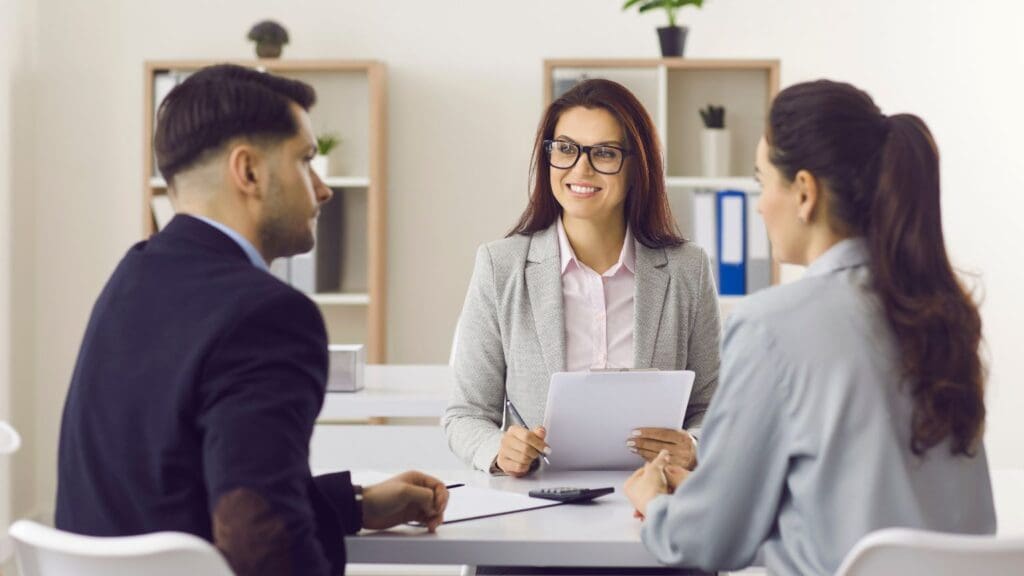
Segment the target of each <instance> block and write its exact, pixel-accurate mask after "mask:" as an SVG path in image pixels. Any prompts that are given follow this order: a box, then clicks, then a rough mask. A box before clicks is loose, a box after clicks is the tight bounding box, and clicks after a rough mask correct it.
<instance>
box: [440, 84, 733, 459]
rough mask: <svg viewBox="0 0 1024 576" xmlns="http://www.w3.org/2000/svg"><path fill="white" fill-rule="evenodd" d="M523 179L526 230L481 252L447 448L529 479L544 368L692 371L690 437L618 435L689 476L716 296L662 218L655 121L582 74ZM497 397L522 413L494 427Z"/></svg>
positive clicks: (648, 432) (695, 252) (716, 327)
mask: <svg viewBox="0 0 1024 576" xmlns="http://www.w3.org/2000/svg"><path fill="white" fill-rule="evenodd" d="M531 172H532V177H533V180H534V182H533V189H532V192H531V194H530V200H529V205H528V206H527V208H526V210H525V212H524V213H523V215H522V216H521V217H520V219H519V222H518V223H517V224H516V225H515V227H514V228H513V229H512V231H511V232H510V233H509V235H508V236H507V237H506V238H505V239H503V240H498V241H496V242H492V243H490V244H486V245H484V246H482V247H481V248H480V249H479V251H478V252H477V257H476V267H475V270H474V272H473V279H472V280H471V282H470V287H469V291H468V294H467V295H466V302H465V305H464V308H463V311H462V315H461V317H460V320H459V329H458V341H457V343H456V352H455V389H454V392H453V395H452V400H451V402H450V404H449V406H448V409H447V411H446V412H445V415H444V418H443V424H444V427H445V432H446V434H447V436H448V442H449V445H450V446H451V448H452V450H453V451H454V452H455V454H456V455H458V456H459V457H461V458H462V459H463V460H465V461H466V462H469V463H471V464H472V465H473V466H474V467H476V468H478V469H481V470H487V471H490V472H492V473H506V474H509V475H513V476H522V475H525V474H527V473H528V472H529V471H530V470H531V469H532V468H533V467H534V466H535V465H536V463H537V461H538V458H539V457H540V456H541V455H542V454H550V451H551V448H550V447H549V446H548V445H547V443H546V442H545V431H544V429H543V428H542V427H540V424H541V421H542V419H543V416H544V408H545V403H546V401H547V390H548V383H549V381H550V378H551V375H552V374H553V373H555V372H562V371H583V370H591V369H619V368H656V369H662V370H684V369H685V370H693V371H694V372H695V373H696V381H695V382H694V386H693V391H692V393H691V396H690V401H689V405H688V407H687V410H686V416H685V420H684V428H686V429H687V430H689V432H688V431H687V430H675V429H658V428H643V429H639V430H637V431H634V435H633V436H631V437H629V438H623V439H622V442H623V444H624V445H625V446H626V447H628V448H629V449H630V450H632V451H634V452H635V453H637V454H639V455H641V456H642V457H644V458H645V459H647V460H650V459H652V458H654V457H655V456H656V455H657V454H658V453H659V452H661V451H663V450H664V451H666V454H667V456H666V457H667V458H668V459H669V461H670V462H672V463H673V464H674V465H677V466H680V467H682V468H686V469H692V468H694V466H695V465H696V462H697V459H696V446H695V444H694V438H693V436H691V432H694V434H696V432H695V429H696V428H698V427H699V426H700V424H701V421H702V420H703V417H704V412H705V411H706V410H707V407H708V402H709V401H710V399H711V396H712V394H713V393H714V390H715V385H716V383H717V381H718V344H719V331H720V321H719V313H718V297H717V290H716V288H715V283H714V277H713V276H712V272H711V267H710V261H709V259H708V256H707V254H706V253H705V252H704V251H703V250H702V249H701V248H699V247H698V246H696V245H695V244H692V243H690V242H687V241H685V240H684V239H683V238H682V237H680V235H679V233H678V230H677V227H676V224H675V221H674V220H673V218H672V214H671V212H670V211H669V204H668V199H667V197H666V192H665V179H664V169H663V166H662V158H661V150H660V148H659V145H658V139H657V135H656V134H655V129H654V126H653V123H652V122H651V119H650V117H649V116H648V114H647V113H646V111H645V110H644V108H643V106H642V105H641V104H640V102H639V101H638V100H637V99H636V97H635V96H633V94H631V93H630V92H629V91H628V90H627V89H626V88H624V87H623V86H621V85H619V84H617V83H615V82H611V81H609V80H587V81H584V82H582V83H580V84H578V85H577V86H576V87H574V88H573V89H571V90H570V91H569V92H567V93H566V94H565V95H563V96H562V97H560V98H558V99H557V100H555V101H554V102H553V103H552V104H551V105H550V106H549V107H548V109H547V111H546V112H545V113H544V116H543V118H542V119H541V123H540V127H539V129H538V131H537V136H536V141H535V147H534V165H533V167H532V170H531ZM506 395H507V398H508V400H509V401H510V403H511V404H512V405H513V406H514V407H515V408H516V409H517V410H516V411H517V412H518V414H519V416H518V417H515V416H513V417H510V418H507V419H504V420H503V415H504V413H505V399H506ZM510 414H511V411H510ZM517 420H521V422H517ZM503 421H504V422H506V423H507V424H508V425H507V426H506V427H504V429H503V425H502V423H503Z"/></svg>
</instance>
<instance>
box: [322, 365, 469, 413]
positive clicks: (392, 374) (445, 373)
mask: <svg viewBox="0 0 1024 576" xmlns="http://www.w3.org/2000/svg"><path fill="white" fill-rule="evenodd" d="M364 377H365V379H366V380H365V384H366V386H365V388H364V389H362V390H360V391H358V392H328V393H327V397H326V398H325V399H324V406H323V409H321V411H320V416H319V417H318V418H317V423H318V424H330V423H332V422H341V421H354V420H375V419H386V418H438V419H439V418H440V417H441V415H442V414H443V413H444V410H445V408H446V407H447V405H448V394H449V392H450V391H451V388H452V383H453V382H454V375H453V373H452V369H451V367H450V366H448V365H447V364H418V365H417V364H410V365H400V364H367V365H366V372H365V374H364Z"/></svg>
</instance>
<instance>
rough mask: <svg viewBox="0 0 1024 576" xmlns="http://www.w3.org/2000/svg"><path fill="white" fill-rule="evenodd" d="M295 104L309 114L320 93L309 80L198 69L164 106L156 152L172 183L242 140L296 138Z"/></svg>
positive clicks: (229, 67)
mask: <svg viewBox="0 0 1024 576" xmlns="http://www.w3.org/2000/svg"><path fill="white" fill-rule="evenodd" d="M291 102H294V103H295V104H298V105H299V106H301V107H302V109H303V110H309V108H310V107H311V106H313V104H314V103H315V102H316V92H315V91H314V90H313V87H312V86H310V85H309V84H306V83H305V82H300V81H298V80H291V79H288V78H282V77H280V76H274V75H272V74H268V73H264V72H258V71H256V70H253V69H251V68H246V67H244V66H236V65H234V64H218V65H216V66H210V67H207V68H203V69H202V70H199V71H198V72H196V73H195V74H192V75H191V76H189V77H188V78H187V79H186V80H185V81H184V82H182V83H181V84H179V85H178V86H176V87H175V88H174V89H173V90H171V92H170V93H169V94H168V95H167V98H165V99H164V101H163V103H162V104H161V105H160V111H159V113H158V114H157V127H156V137H155V142H154V148H155V150H156V162H157V166H158V167H159V168H160V173H161V174H163V176H164V178H165V179H166V180H167V183H168V184H169V185H173V182H174V176H175V175H176V174H178V173H179V172H181V171H182V170H185V169H187V168H189V167H191V166H192V165H193V164H195V163H196V162H197V161H198V160H199V159H200V158H201V157H202V156H203V155H204V154H205V153H207V152H209V151H212V150H216V149H218V148H220V147H221V146H223V145H224V144H225V143H226V142H228V141H230V140H232V139H234V138H238V137H245V138H252V139H254V140H269V141H272V142H274V141H280V140H284V139H287V138H289V137H291V136H294V135H295V134H296V133H297V132H298V124H297V123H296V121H295V117H294V115H293V114H292V111H291V109H290V106H289V105H290V103H291Z"/></svg>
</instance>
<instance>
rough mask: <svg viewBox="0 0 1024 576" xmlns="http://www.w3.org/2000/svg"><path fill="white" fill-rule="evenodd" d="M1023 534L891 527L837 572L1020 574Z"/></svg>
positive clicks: (851, 575)
mask: <svg viewBox="0 0 1024 576" xmlns="http://www.w3.org/2000/svg"><path fill="white" fill-rule="evenodd" d="M1022 573H1024V538H1020V537H1018V538H996V537H995V536H967V535H960V534H947V533H941V532H928V531H924V530H911V529H907V528H887V529H885V530H878V531H877V532H872V533H871V534H868V535H867V536H865V537H864V538H862V539H861V540H860V542H858V543H857V545H856V546H854V547H853V549H852V550H850V552H849V554H847V555H846V559H845V560H843V564H842V565H841V566H840V567H839V571H838V572H836V576H876V575H878V576H881V575H888V574H900V575H901V576H913V575H916V574H921V575H925V574H927V575H928V576H968V575H974V574H985V575H986V576H1003V575H1006V576H1010V575H1014V576H1019V575H1020V574H1022Z"/></svg>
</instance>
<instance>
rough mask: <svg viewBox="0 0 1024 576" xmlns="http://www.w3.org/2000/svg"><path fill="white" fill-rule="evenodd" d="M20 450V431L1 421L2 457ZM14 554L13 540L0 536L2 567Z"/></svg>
mask: <svg viewBox="0 0 1024 576" xmlns="http://www.w3.org/2000/svg"><path fill="white" fill-rule="evenodd" d="M18 448H21V436H20V435H19V434H18V431H17V430H15V429H14V427H13V426H11V425H10V424H8V423H7V422H4V421H3V420H0V456H6V455H8V454H14V453H15V452H17V451H18ZM12 553H13V550H12V547H11V539H10V538H9V537H8V536H7V535H6V534H0V566H3V565H4V564H6V563H7V561H8V560H9V559H10V558H11V554H12Z"/></svg>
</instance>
